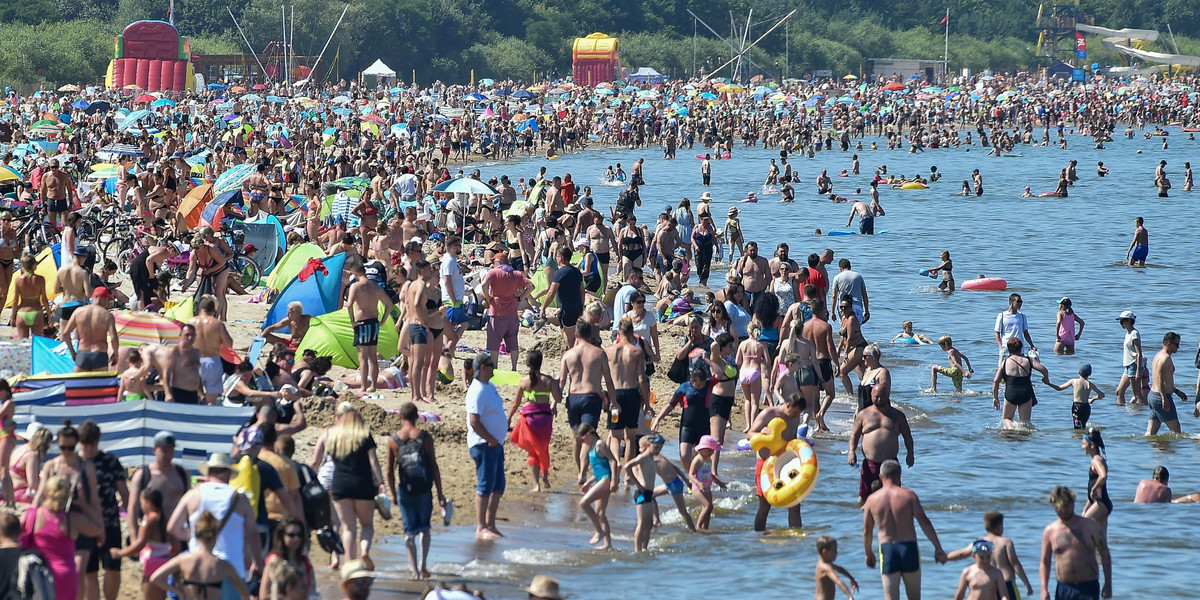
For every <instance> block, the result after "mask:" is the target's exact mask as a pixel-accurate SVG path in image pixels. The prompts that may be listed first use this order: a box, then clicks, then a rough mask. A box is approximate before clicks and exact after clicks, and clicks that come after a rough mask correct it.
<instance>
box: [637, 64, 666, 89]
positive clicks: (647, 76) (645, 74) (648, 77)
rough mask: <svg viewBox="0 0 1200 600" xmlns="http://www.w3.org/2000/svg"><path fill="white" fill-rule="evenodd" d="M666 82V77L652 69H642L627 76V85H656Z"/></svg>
mask: <svg viewBox="0 0 1200 600" xmlns="http://www.w3.org/2000/svg"><path fill="white" fill-rule="evenodd" d="M666 80H667V76H666V75H663V74H662V73H659V72H658V71H655V70H654V67H642V68H640V69H638V70H637V71H636V72H634V73H630V74H629V83H645V84H650V85H658V84H660V83H662V82H664V81H666Z"/></svg>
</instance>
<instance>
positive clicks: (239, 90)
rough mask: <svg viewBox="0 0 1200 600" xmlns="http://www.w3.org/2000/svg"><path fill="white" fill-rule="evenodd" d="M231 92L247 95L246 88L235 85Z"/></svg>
mask: <svg viewBox="0 0 1200 600" xmlns="http://www.w3.org/2000/svg"><path fill="white" fill-rule="evenodd" d="M229 91H231V92H233V93H235V94H244V93H246V88H244V87H242V86H240V85H235V86H233V87H231V88H229Z"/></svg>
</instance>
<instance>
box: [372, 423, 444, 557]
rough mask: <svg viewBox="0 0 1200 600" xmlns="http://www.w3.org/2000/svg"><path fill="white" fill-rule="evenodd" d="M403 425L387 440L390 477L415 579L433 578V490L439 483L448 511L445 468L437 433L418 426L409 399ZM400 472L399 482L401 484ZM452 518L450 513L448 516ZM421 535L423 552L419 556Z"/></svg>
mask: <svg viewBox="0 0 1200 600" xmlns="http://www.w3.org/2000/svg"><path fill="white" fill-rule="evenodd" d="M400 419H401V421H400V429H398V430H396V433H393V434H392V435H391V437H390V438H389V439H388V443H387V480H388V489H389V490H391V492H392V500H393V501H394V502H395V504H396V506H397V507H398V508H399V509H400V515H401V518H402V519H403V521H404V544H405V546H406V547H407V548H408V564H409V566H410V567H411V568H412V577H413V579H418V578H420V579H429V569H428V568H426V563H425V561H426V558H427V557H428V556H429V541H430V540H429V527H430V521H431V519H432V516H433V493H432V489H433V488H434V487H435V486H436V487H437V497H438V506H440V507H442V513H443V514H446V512H445V511H446V496H445V495H444V494H443V493H442V472H441V470H440V469H439V468H438V464H437V457H436V455H435V454H434V449H433V436H431V435H429V434H428V433H427V432H425V431H423V430H422V429H421V428H420V427H417V407H416V405H414V404H413V403H411V402H405V403H404V404H403V405H402V406H401V407H400ZM397 476H399V486H397ZM446 518H447V519H449V517H448V516H447V517H446ZM417 538H420V540H421V556H420V560H418V559H417V543H416V541H417Z"/></svg>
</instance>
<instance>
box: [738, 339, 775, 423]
mask: <svg viewBox="0 0 1200 600" xmlns="http://www.w3.org/2000/svg"><path fill="white" fill-rule="evenodd" d="M749 333H750V337H748V338H746V339H745V340H743V341H742V343H741V344H739V345H738V349H737V357H736V358H735V359H734V362H735V363H737V364H739V365H741V368H740V369H739V370H738V383H740V384H741V386H742V396H743V397H745V398H746V427H745V428H744V429H742V433H749V432H750V424H751V423H753V422H754V419H755V417H757V416H758V407H759V403H760V402H761V401H762V391H763V382H762V372H763V370H764V369H766V365H767V363H768V360H769V357H768V355H767V347H766V345H764V344H763V343H762V342H760V341H759V340H758V338H759V336H760V335H761V334H762V324H761V323H759V322H758V321H751V322H750V326H749Z"/></svg>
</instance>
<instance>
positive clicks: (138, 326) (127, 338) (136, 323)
mask: <svg viewBox="0 0 1200 600" xmlns="http://www.w3.org/2000/svg"><path fill="white" fill-rule="evenodd" d="M113 317H114V318H115V319H116V321H117V335H118V336H120V338H121V345H122V346H132V347H135V348H136V347H137V346H140V345H142V344H166V345H174V344H178V343H179V330H180V328H181V327H182V324H181V323H179V322H178V321H173V320H171V319H168V318H166V317H162V316H159V315H157V314H154V313H150V312H142V311H132V310H123V311H120V312H117V313H115V314H113Z"/></svg>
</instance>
